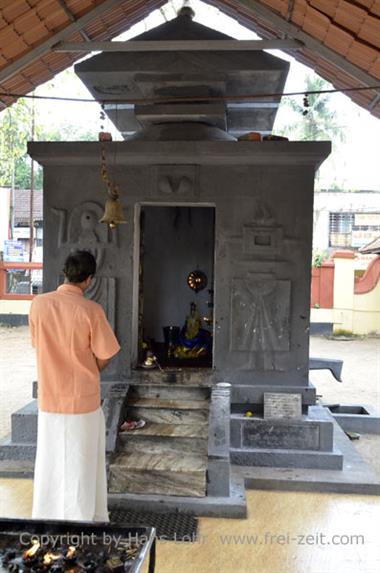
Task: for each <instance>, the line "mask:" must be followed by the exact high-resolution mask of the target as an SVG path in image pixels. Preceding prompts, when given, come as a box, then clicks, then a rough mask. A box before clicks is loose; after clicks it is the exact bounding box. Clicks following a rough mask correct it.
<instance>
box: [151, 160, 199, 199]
mask: <svg viewBox="0 0 380 573" xmlns="http://www.w3.org/2000/svg"><path fill="white" fill-rule="evenodd" d="M195 174H196V170H195V168H194V167H193V166H189V165H184V166H177V165H162V166H159V167H158V169H157V190H158V193H159V194H160V195H166V196H167V197H168V198H172V199H175V198H176V197H178V198H181V197H182V196H186V195H194V193H195V191H196V184H195Z"/></svg>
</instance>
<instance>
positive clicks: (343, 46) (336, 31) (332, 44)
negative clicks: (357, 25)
mask: <svg viewBox="0 0 380 573" xmlns="http://www.w3.org/2000/svg"><path fill="white" fill-rule="evenodd" d="M353 41H354V39H353V37H352V36H351V34H348V33H347V32H344V31H343V30H341V29H340V28H337V26H330V28H329V29H328V32H327V34H326V37H325V41H324V44H325V45H326V46H327V47H328V48H332V49H333V50H335V51H336V52H338V54H342V55H343V56H345V55H346V54H347V52H348V50H349V48H350V46H351V44H352V43H353Z"/></svg>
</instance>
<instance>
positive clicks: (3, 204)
mask: <svg viewBox="0 0 380 573" xmlns="http://www.w3.org/2000/svg"><path fill="white" fill-rule="evenodd" d="M12 206H13V209H12ZM32 218H33V248H32V260H33V261H34V262H42V239H43V212H42V190H35V191H34V193H33V217H32ZM0 252H2V253H3V258H4V260H18V261H21V260H24V261H29V253H30V190H29V189H15V190H14V191H13V195H12V191H11V189H9V188H6V187H1V188H0ZM12 252H13V253H15V257H16V254H17V259H16V258H15V257H13V258H12V255H11V254H10V253H12Z"/></svg>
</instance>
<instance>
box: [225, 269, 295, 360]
mask: <svg viewBox="0 0 380 573" xmlns="http://www.w3.org/2000/svg"><path fill="white" fill-rule="evenodd" d="M290 288H291V283H290V281H289V280H276V279H275V278H268V277H263V278H260V277H259V276H258V275H254V274H253V273H250V274H249V275H248V276H247V277H246V278H235V279H233V283H232V292H231V309H230V316H231V330H230V332H231V339H230V349H231V351H240V352H278V351H280V352H284V351H289V338H290V337H289V315H290Z"/></svg>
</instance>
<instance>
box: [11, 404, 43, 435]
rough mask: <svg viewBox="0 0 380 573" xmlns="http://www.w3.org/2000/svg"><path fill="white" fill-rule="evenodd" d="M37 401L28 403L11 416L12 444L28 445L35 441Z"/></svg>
mask: <svg viewBox="0 0 380 573" xmlns="http://www.w3.org/2000/svg"><path fill="white" fill-rule="evenodd" d="M37 415H38V408H37V400H33V401H32V402H29V404H27V405H26V406H24V407H23V408H20V410H17V411H16V412H13V414H12V415H11V435H12V442H17V443H30V442H36V441H37Z"/></svg>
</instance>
